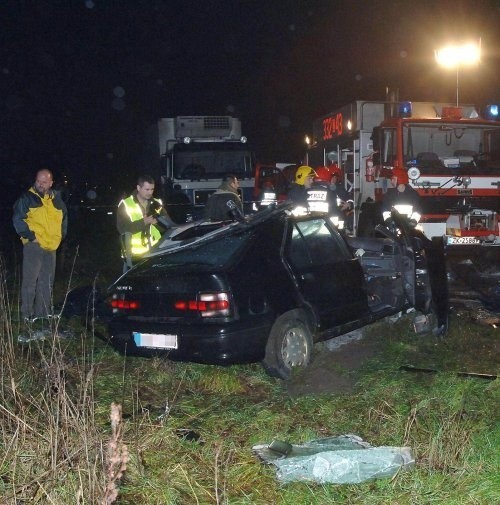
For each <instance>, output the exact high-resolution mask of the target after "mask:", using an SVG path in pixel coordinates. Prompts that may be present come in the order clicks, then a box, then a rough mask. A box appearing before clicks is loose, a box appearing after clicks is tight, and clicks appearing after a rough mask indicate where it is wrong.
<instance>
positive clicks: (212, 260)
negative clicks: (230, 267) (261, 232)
mask: <svg viewBox="0 0 500 505" xmlns="http://www.w3.org/2000/svg"><path fill="white" fill-rule="evenodd" d="M250 235H251V232H250V231H246V232H241V233H225V234H223V235H221V236H219V237H216V238H214V239H213V240H209V241H205V242H200V243H198V244H196V245H192V246H191V247H182V248H179V249H177V250H174V251H170V252H167V253H165V254H162V255H160V256H155V257H152V258H149V259H148V260H146V261H145V262H144V263H142V264H141V265H144V266H145V267H146V268H148V269H150V268H152V269H155V270H157V269H159V270H161V269H163V268H169V267H171V266H183V265H205V266H223V265H225V264H227V263H228V262H229V261H230V260H231V258H233V257H234V256H235V255H237V254H238V252H239V251H240V250H241V249H242V248H243V247H244V245H245V243H246V242H247V240H248V237H249V236H250Z"/></svg>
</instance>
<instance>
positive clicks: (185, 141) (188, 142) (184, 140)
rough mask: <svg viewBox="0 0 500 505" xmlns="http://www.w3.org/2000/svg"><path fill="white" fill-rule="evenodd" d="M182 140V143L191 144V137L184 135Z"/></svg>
mask: <svg viewBox="0 0 500 505" xmlns="http://www.w3.org/2000/svg"><path fill="white" fill-rule="evenodd" d="M182 141H183V142H184V144H191V137H184V138H183V139H182Z"/></svg>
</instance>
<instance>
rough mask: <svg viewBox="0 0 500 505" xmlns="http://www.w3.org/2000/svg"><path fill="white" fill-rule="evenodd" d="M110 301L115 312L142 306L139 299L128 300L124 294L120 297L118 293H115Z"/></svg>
mask: <svg viewBox="0 0 500 505" xmlns="http://www.w3.org/2000/svg"><path fill="white" fill-rule="evenodd" d="M110 303H111V308H112V309H113V312H118V311H120V310H137V309H138V308H139V307H140V306H141V304H140V303H139V301H138V300H128V299H125V298H124V297H123V295H121V297H120V298H118V297H117V295H113V298H112V299H111V302H110Z"/></svg>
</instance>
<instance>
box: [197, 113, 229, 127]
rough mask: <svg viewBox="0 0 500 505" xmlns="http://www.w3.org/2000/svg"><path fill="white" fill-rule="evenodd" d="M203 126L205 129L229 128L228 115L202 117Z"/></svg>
mask: <svg viewBox="0 0 500 505" xmlns="http://www.w3.org/2000/svg"><path fill="white" fill-rule="evenodd" d="M203 128H204V129H205V130H229V128H230V127H229V117H228V116H209V117H205V118H203Z"/></svg>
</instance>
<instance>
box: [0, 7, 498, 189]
mask: <svg viewBox="0 0 500 505" xmlns="http://www.w3.org/2000/svg"><path fill="white" fill-rule="evenodd" d="M0 19H1V20H2V23H1V26H2V33H1V35H0V37H1V46H0V96H1V102H0V115H1V118H2V127H1V133H0V169H1V171H2V175H3V178H4V180H5V179H6V178H7V179H8V180H10V181H11V182H16V181H17V180H18V179H22V178H24V179H26V177H27V178H28V180H30V178H31V176H32V174H33V173H34V171H35V170H36V169H38V168H40V167H42V166H47V167H49V168H52V169H53V170H54V171H55V173H56V174H57V175H58V177H60V178H61V177H62V175H66V176H67V177H69V178H70V179H71V180H73V181H75V180H78V181H80V180H85V181H87V182H88V183H89V184H90V185H99V184H109V181H111V182H112V184H114V185H115V186H116V187H118V186H120V185H125V186H126V185H127V184H129V180H128V179H129V177H132V178H134V177H135V175H136V174H137V173H138V172H144V171H146V172H147V167H140V166H138V162H137V159H138V154H139V152H140V149H141V146H142V143H143V136H142V135H143V131H144V129H145V127H146V126H147V125H148V124H150V123H152V122H154V121H155V120H156V119H157V118H159V117H171V116H176V115H210V114H217V115H220V114H230V115H235V116H237V117H240V118H241V120H242V125H243V133H244V134H245V135H246V136H247V137H248V138H249V141H250V143H251V144H252V145H253V146H254V148H255V149H256V151H257V154H258V156H259V158H260V159H261V160H263V161H291V162H294V161H298V159H299V158H300V157H301V156H302V155H303V152H304V144H303V139H304V135H305V134H306V133H311V129H312V123H313V120H314V119H315V118H317V117H319V116H322V115H325V114H327V113H328V112H330V111H331V110H333V109H335V108H336V107H338V106H341V105H344V104H346V103H349V102H350V101H352V100H355V99H368V100H374V99H381V100H383V99H384V97H385V87H386V86H391V87H393V88H397V89H399V96H400V98H401V99H409V100H414V101H418V100H421V101H438V100H443V101H451V102H453V101H454V100H455V96H456V95H455V93H456V75H455V73H454V71H444V70H443V69H440V68H438V67H437V65H436V63H435V61H434V49H436V48H437V47H439V46H440V45H441V44H442V43H443V42H444V41H448V40H450V39H453V38H454V39H457V38H460V39H463V38H471V39H472V40H475V41H477V40H478V39H479V38H481V41H482V61H481V64H480V65H479V66H478V67H476V68H473V69H464V70H463V72H461V74H460V100H461V101H463V102H468V103H476V104H479V105H481V104H485V103H488V102H492V101H499V100H500V72H499V68H500V29H499V27H500V0H473V1H461V0H455V1H439V0H432V1H427V0H412V1H406V0H399V1H396V0H394V1H388V0H387V1H384V0H364V1H360V0H350V1H349V0H322V1H320V0H309V1H308V0H289V1H288V0H287V1H282V0H266V1H260V0H254V1H252V0H247V1H217V0H213V1H189V0H184V1H181V2H178V1H175V0H168V1H163V0H136V1H131V0H119V1H118V0H116V1H111V0H107V1H105V0H87V1H84V0H78V1H77V0H64V1H47V0H45V1H44V0H39V1H32V2H28V1H22V0H6V1H0Z"/></svg>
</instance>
